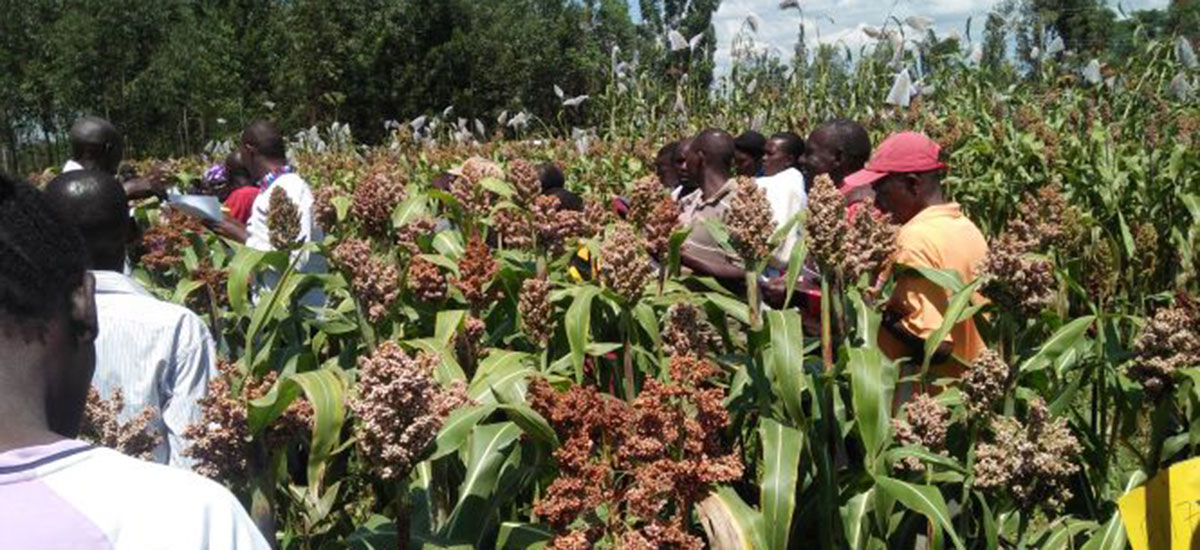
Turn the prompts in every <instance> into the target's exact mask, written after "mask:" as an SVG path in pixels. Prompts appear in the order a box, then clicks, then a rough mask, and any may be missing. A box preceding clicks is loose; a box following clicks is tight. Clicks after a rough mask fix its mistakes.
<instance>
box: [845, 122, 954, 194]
mask: <svg viewBox="0 0 1200 550" xmlns="http://www.w3.org/2000/svg"><path fill="white" fill-rule="evenodd" d="M941 152H942V148H941V146H939V145H938V144H937V142H935V141H933V140H932V139H929V138H928V137H927V136H925V134H919V133H917V132H900V133H898V134H892V135H890V136H888V138H887V139H885V140H883V143H880V144H879V148H878V149H876V150H875V155H874V156H872V157H871V160H870V161H869V162H867V166H866V167H865V168H863V169H862V170H859V171H857V172H855V173H853V174H850V175H849V176H846V182H845V187H847V188H851V187H859V186H861V185H870V184H872V183H875V182H876V181H879V180H880V179H882V178H883V177H884V176H886V175H888V174H909V173H915V172H930V171H933V170H944V169H945V168H946V165H945V164H943V163H942V161H941V160H938V154H940V153H941Z"/></svg>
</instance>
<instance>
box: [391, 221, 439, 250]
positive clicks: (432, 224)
mask: <svg viewBox="0 0 1200 550" xmlns="http://www.w3.org/2000/svg"><path fill="white" fill-rule="evenodd" d="M436 227H437V222H436V221H434V220H433V218H417V219H415V220H412V221H410V222H408V223H406V224H404V225H403V226H401V227H400V228H399V229H397V230H396V245H397V246H398V247H399V249H400V250H401V251H403V252H404V253H407V254H408V255H409V256H416V255H417V254H420V253H421V241H420V239H421V237H424V236H428V235H432V234H433V231H434V228H436Z"/></svg>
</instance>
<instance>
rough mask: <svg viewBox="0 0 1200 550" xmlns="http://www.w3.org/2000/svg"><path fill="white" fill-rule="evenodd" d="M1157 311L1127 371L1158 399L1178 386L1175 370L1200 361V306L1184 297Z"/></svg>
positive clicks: (1137, 344)
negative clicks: (1174, 303)
mask: <svg viewBox="0 0 1200 550" xmlns="http://www.w3.org/2000/svg"><path fill="white" fill-rule="evenodd" d="M1177 302H1178V303H1177V304H1176V305H1174V306H1171V307H1164V308H1161V309H1159V310H1158V311H1156V312H1154V317H1153V318H1151V319H1150V321H1149V322H1148V323H1146V326H1145V327H1144V328H1143V329H1142V333H1141V334H1140V335H1138V338H1137V341H1136V342H1134V346H1133V349H1134V352H1135V353H1136V354H1137V355H1136V357H1135V358H1134V360H1133V362H1132V363H1131V364H1130V365H1129V367H1128V368H1127V370H1126V373H1127V374H1128V375H1129V377H1130V378H1132V379H1133V380H1135V381H1137V382H1139V383H1141V385H1142V387H1143V388H1144V389H1145V391H1146V394H1147V397H1149V398H1150V399H1149V401H1150V402H1152V403H1156V402H1158V401H1159V400H1161V399H1162V398H1163V397H1165V396H1167V395H1169V394H1170V392H1171V390H1172V389H1174V387H1175V371H1177V370H1179V369H1183V368H1187V367H1193V366H1196V365H1200V307H1198V306H1197V305H1196V304H1195V303H1194V302H1192V301H1191V299H1188V298H1184V297H1181V298H1180V299H1178V300H1177Z"/></svg>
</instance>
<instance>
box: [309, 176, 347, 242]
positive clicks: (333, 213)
mask: <svg viewBox="0 0 1200 550" xmlns="http://www.w3.org/2000/svg"><path fill="white" fill-rule="evenodd" d="M340 196H342V192H341V190H339V189H338V188H336V187H334V186H332V185H326V186H324V187H318V188H317V190H316V192H315V193H314V194H313V221H314V222H316V224H317V226H318V227H320V228H321V229H322V230H324V231H326V232H329V231H332V230H333V228H334V226H335V225H337V221H338V216H337V206H334V204H333V199H336V198H338V197H340Z"/></svg>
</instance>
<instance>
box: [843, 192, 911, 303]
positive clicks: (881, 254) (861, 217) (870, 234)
mask: <svg viewBox="0 0 1200 550" xmlns="http://www.w3.org/2000/svg"><path fill="white" fill-rule="evenodd" d="M862 204H863V206H862V209H861V210H859V212H858V215H856V216H855V217H854V220H853V221H852V222H851V223H850V230H849V232H847V234H846V238H845V242H844V245H843V247H844V248H843V252H842V255H843V260H842V270H843V273H845V275H846V278H847V280H848V281H851V282H854V283H857V282H858V280H859V279H861V278H862V276H863V275H866V276H868V281H867V284H868V285H873V284H874V283H875V281H874V280H873V279H871V277H874V276H876V275H878V274H880V273H882V272H883V270H884V267H885V266H886V265H887V263H888V261H889V260H891V258H892V256H893V255H894V254H895V253H896V233H897V232H898V231H899V228H898V227H896V226H895V225H894V224H892V220H891V216H889V215H887V214H884V213H882V212H879V210H877V209H876V208H875V199H873V198H867V199H866V200H864V201H863V203H862Z"/></svg>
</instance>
